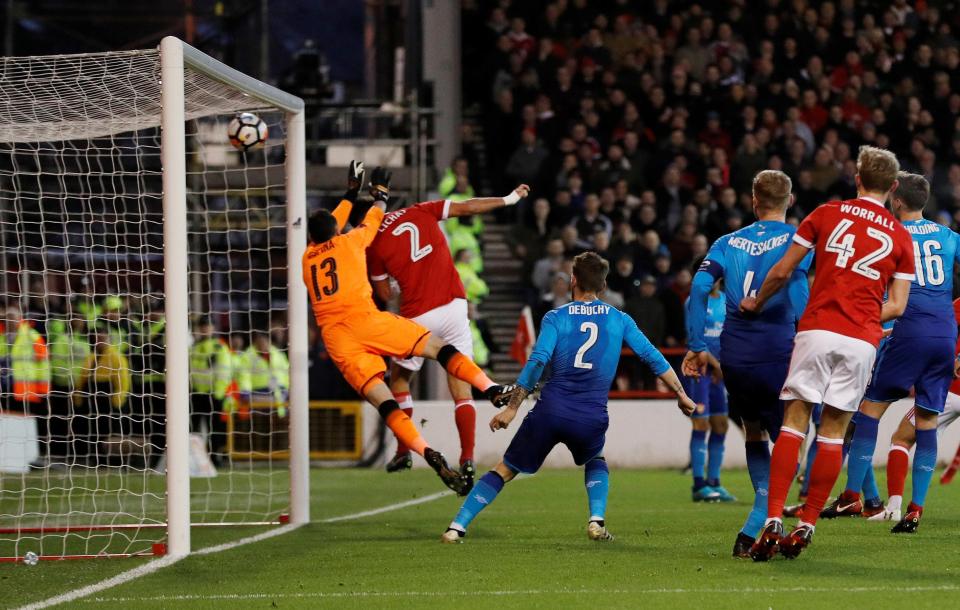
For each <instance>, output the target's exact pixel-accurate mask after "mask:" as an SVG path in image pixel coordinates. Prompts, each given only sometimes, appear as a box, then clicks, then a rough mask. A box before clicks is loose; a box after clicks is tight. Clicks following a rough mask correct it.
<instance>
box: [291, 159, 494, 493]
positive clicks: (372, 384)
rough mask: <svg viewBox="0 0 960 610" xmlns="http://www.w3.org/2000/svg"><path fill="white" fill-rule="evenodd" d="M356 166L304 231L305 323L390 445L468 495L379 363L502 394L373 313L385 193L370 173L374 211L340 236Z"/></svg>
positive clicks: (407, 323) (447, 354)
mask: <svg viewBox="0 0 960 610" xmlns="http://www.w3.org/2000/svg"><path fill="white" fill-rule="evenodd" d="M363 176H364V171H363V164H362V163H358V162H355V161H354V162H351V163H350V170H349V177H348V190H347V192H346V194H345V195H344V197H343V200H342V201H341V202H340V205H338V206H337V208H336V209H335V210H334V211H333V213H330V212H328V211H327V210H318V211H317V212H315V213H314V214H312V215H311V216H310V220H309V223H308V232H309V240H310V241H309V245H308V247H307V250H306V252H305V253H304V255H303V280H304V282H305V283H306V285H307V292H309V294H310V301H311V305H312V307H313V315H314V316H315V317H316V320H317V326H319V327H320V332H321V333H322V335H323V342H324V344H325V345H326V347H327V351H328V353H329V354H330V358H331V360H333V362H334V363H335V364H336V365H337V368H339V369H340V372H341V373H343V376H344V377H345V378H346V380H347V382H349V383H350V385H351V386H353V388H354V389H355V390H356V391H357V392H358V393H359V394H360V395H361V396H363V397H365V398H366V399H367V400H369V401H370V404H372V405H373V406H375V407H376V408H377V410H378V411H379V412H380V415H381V417H383V419H384V420H385V421H386V423H387V426H388V427H389V428H390V429H391V430H392V431H393V433H394V434H396V436H397V439H399V440H400V441H401V442H403V443H404V444H405V445H406V446H407V447H410V448H411V449H413V450H414V451H416V452H417V453H418V454H420V455H421V456H422V457H423V458H424V459H425V460H426V461H427V463H428V464H430V466H431V467H432V468H433V469H434V470H435V471H436V473H437V474H438V475H439V476H440V478H441V480H443V482H444V483H445V484H446V485H447V487H449V488H450V489H452V490H454V491H456V492H457V493H459V494H466V493H467V492H468V491H469V484H468V482H467V480H466V479H465V478H464V477H463V476H462V475H461V474H460V473H458V472H456V471H454V470H453V469H451V468H450V466H449V465H448V464H447V461H446V460H445V459H444V457H443V455H441V454H440V452H438V451H435V450H433V449H431V448H430V447H428V446H427V443H426V441H425V440H424V439H423V437H422V436H420V433H419V432H418V431H417V429H416V427H415V426H414V425H413V422H412V421H411V420H410V418H409V417H408V416H407V414H406V413H404V412H403V411H402V410H401V409H400V406H399V405H398V404H397V401H396V399H395V398H394V396H393V394H391V393H390V390H389V388H388V387H387V385H386V384H385V383H384V381H383V375H384V373H385V372H386V365H385V363H384V360H383V357H384V356H393V357H395V358H410V357H413V356H417V357H424V358H430V359H432V360H436V361H438V362H439V363H440V364H441V365H442V366H443V367H444V368H445V369H446V370H447V372H448V373H450V374H451V375H453V376H454V377H456V378H457V379H460V380H462V381H465V382H467V383H469V384H470V385H472V386H473V387H475V388H477V389H478V390H480V391H481V392H483V393H484V394H485V395H486V397H487V398H488V399H489V400H490V401H491V402H493V403H494V404H495V405H497V406H499V403H500V402H501V400H504V399H505V398H506V396H505V395H504V388H503V386H500V385H497V384H495V383H494V382H493V381H491V380H490V378H489V377H487V375H486V374H485V373H484V372H483V371H482V370H480V368H479V367H478V366H477V365H476V364H474V363H473V361H472V360H470V358H469V357H467V356H466V355H464V354H462V353H460V352H459V351H457V349H456V348H455V347H453V346H452V345H447V344H444V342H443V341H442V340H440V339H439V338H437V337H434V336H433V335H431V333H430V331H428V330H427V329H426V328H424V327H423V326H420V325H419V324H417V323H416V322H413V321H411V320H408V319H406V318H401V317H400V316H397V315H394V314H392V313H388V312H384V311H380V310H379V309H377V307H376V305H375V304H374V302H373V296H372V290H371V287H370V282H369V281H368V280H367V258H366V249H367V247H368V246H369V245H370V244H371V243H372V242H373V239H374V238H375V237H376V236H377V230H378V229H379V228H380V223H381V221H382V220H383V215H384V211H385V209H386V201H387V198H388V197H389V193H390V173H389V172H388V171H386V170H384V169H383V168H379V167H378V168H376V169H374V170H373V175H372V179H371V181H370V194H371V195H372V196H373V199H374V205H373V206H372V207H371V208H370V210H369V211H368V212H367V213H366V215H365V216H364V219H363V222H361V223H360V225H358V226H357V227H356V228H354V230H352V231H350V232H349V233H346V234H341V232H340V231H341V229H342V228H343V225H344V224H345V223H346V221H347V218H348V217H349V216H350V211H351V209H352V207H353V204H354V202H355V201H356V199H357V196H358V194H359V192H360V186H361V185H362V184H363Z"/></svg>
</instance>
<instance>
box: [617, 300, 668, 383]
mask: <svg viewBox="0 0 960 610" xmlns="http://www.w3.org/2000/svg"><path fill="white" fill-rule="evenodd" d="M621 315H623V323H624V326H625V332H624V333H623V339H624V341H626V343H627V345H628V346H630V349H632V350H633V353H634V354H636V355H637V357H638V358H640V360H642V361H643V363H644V364H646V365H647V366H648V367H650V370H651V371H653V374H654V375H657V376H660V375H663V374H664V373H666V372H667V371H669V370H670V363H669V362H667V359H666V358H664V357H663V354H661V353H660V350H658V349H657V348H656V347H654V346H653V344H652V343H650V340H649V339H647V337H646V335H644V334H643V333H642V332H640V329H639V328H637V323H636V322H635V321H634V319H633V318H631V317H630V316H628V315H627V314H625V313H623V312H621Z"/></svg>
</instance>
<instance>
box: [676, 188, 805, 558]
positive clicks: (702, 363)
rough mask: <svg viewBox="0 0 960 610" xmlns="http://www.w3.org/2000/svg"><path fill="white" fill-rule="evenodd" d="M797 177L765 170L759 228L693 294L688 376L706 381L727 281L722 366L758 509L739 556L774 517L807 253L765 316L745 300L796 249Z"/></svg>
mask: <svg viewBox="0 0 960 610" xmlns="http://www.w3.org/2000/svg"><path fill="white" fill-rule="evenodd" d="M792 186H793V185H792V183H791V181H790V178H789V177H788V176H787V175H786V174H784V173H783V172H780V171H776V170H764V171H762V172H760V173H759V174H757V176H756V177H755V178H754V180H753V213H754V215H755V216H756V217H757V218H758V219H759V220H757V222H755V223H753V224H751V225H749V226H747V227H744V228H742V229H740V230H739V231H735V232H733V233H730V234H729V235H724V236H723V237H721V238H719V239H717V241H715V242H714V244H713V246H712V247H711V248H710V251H709V252H708V253H707V257H706V259H705V260H704V261H703V264H702V265H701V266H700V270H699V271H697V274H696V275H695V276H694V278H693V286H692V287H691V290H690V318H691V319H690V322H689V324H690V329H691V332H690V337H689V340H688V347H689V352H687V355H686V356H685V357H684V361H683V372H684V374H687V375H694V376H695V375H703V374H705V372H706V368H707V360H708V355H707V351H708V344H707V341H706V329H707V325H706V319H707V317H706V314H707V303H708V296H709V294H710V290H711V289H712V287H713V285H714V283H715V282H716V281H717V280H719V279H721V278H722V279H723V280H724V292H725V293H726V297H727V317H726V321H725V322H724V326H723V333H722V334H721V335H720V351H721V354H722V359H721V368H722V370H723V379H724V382H725V383H726V386H727V392H728V394H729V402H730V404H731V405H732V406H734V407H736V411H737V412H739V413H740V414H741V417H742V419H743V429H744V434H745V440H746V452H747V469H748V471H749V473H750V481H751V482H752V483H753V489H754V492H755V498H754V502H753V509H752V510H751V511H750V515H749V516H748V517H747V520H746V522H745V523H744V524H743V527H742V528H741V529H740V533H739V534H738V535H737V540H736V542H735V544H734V547H733V556H734V557H740V558H746V557H749V550H750V546H751V545H752V544H753V542H754V540H755V539H756V536H757V534H758V533H759V532H760V529H761V528H762V527H763V523H764V519H765V518H766V514H767V484H768V480H769V476H770V448H769V445H768V439H769V438H773V439H776V437H777V434H778V433H779V431H780V424H781V420H782V418H783V404H782V403H781V401H780V389H781V388H782V387H783V382H784V380H785V379H786V377H787V369H788V368H789V365H790V354H791V351H792V349H793V338H794V335H796V330H797V320H798V319H799V318H800V314H801V313H803V309H804V307H806V303H807V298H808V297H809V294H810V289H809V284H808V282H807V271H808V270H809V269H810V262H811V257H812V255H808V256H807V257H806V258H805V259H804V260H803V262H802V263H801V264H800V265H799V266H798V267H797V269H796V271H794V273H793V275H792V277H791V278H790V282H789V285H788V289H787V290H783V291H781V292H779V293H777V294H776V295H775V296H774V297H773V298H772V299H771V300H770V302H769V303H768V304H767V305H766V306H765V307H764V309H763V311H761V312H760V313H759V314H747V313H744V312H742V311H740V309H739V303H740V301H741V299H743V298H744V297H746V296H754V295H756V293H757V290H758V289H759V288H760V286H761V285H762V284H763V281H764V279H765V278H766V277H767V273H768V272H769V271H770V269H771V268H772V267H773V266H774V265H775V264H776V263H777V262H778V261H779V260H780V258H781V257H782V256H783V254H784V252H786V251H787V248H789V247H790V244H791V243H792V238H793V234H794V233H795V232H796V227H794V226H793V225H790V224H787V223H786V214H787V208H788V207H789V206H790V203H791V201H792V198H793V197H792V195H791V193H790V192H791V189H792Z"/></svg>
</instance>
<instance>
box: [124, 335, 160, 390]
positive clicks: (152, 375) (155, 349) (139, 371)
mask: <svg viewBox="0 0 960 610" xmlns="http://www.w3.org/2000/svg"><path fill="white" fill-rule="evenodd" d="M165 331H166V321H165V320H158V321H156V322H150V321H146V320H145V321H144V322H143V324H141V325H140V326H139V332H137V333H136V334H135V338H134V339H133V341H132V342H131V343H132V345H131V346H130V348H131V349H130V368H131V372H132V373H133V375H134V378H135V380H136V381H138V382H140V383H148V382H154V383H156V382H163V381H164V380H165V379H166V360H165V359H164V350H165V348H166V345H165V341H166V335H165Z"/></svg>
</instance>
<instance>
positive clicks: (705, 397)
mask: <svg viewBox="0 0 960 610" xmlns="http://www.w3.org/2000/svg"><path fill="white" fill-rule="evenodd" d="M681 383H682V384H683V388H684V391H685V392H686V393H687V395H688V396H689V397H690V399H691V400H693V402H694V403H695V404H696V405H697V410H696V411H694V412H693V413H692V414H691V415H690V427H691V430H690V474H691V475H692V477H693V487H692V488H691V494H692V498H693V501H694V502H717V501H719V500H720V494H718V493H717V492H715V491H713V490H712V489H710V488H709V487H708V486H707V433H708V432H709V431H710V422H709V417H710V414H709V412H708V411H707V406H708V405H707V403H708V401H709V400H710V395H709V390H708V387H707V383H708V382H707V380H706V378H696V377H687V376H685V375H684V376H682V377H681Z"/></svg>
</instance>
